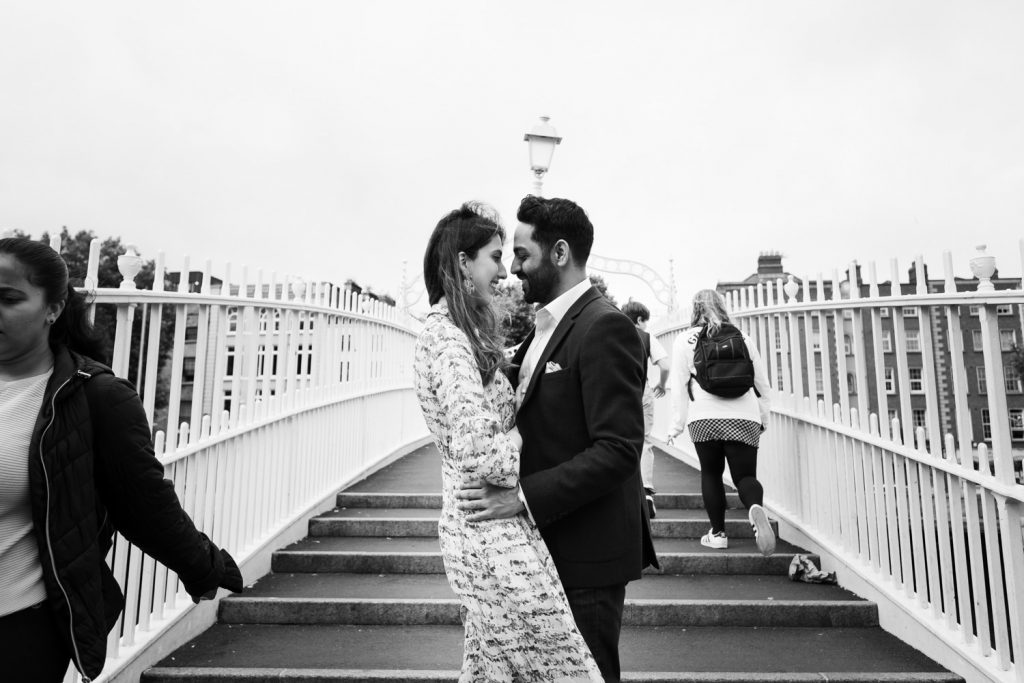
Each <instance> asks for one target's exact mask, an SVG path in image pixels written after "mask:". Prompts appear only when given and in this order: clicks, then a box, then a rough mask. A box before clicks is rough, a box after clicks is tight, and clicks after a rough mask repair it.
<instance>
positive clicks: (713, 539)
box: [700, 529, 729, 550]
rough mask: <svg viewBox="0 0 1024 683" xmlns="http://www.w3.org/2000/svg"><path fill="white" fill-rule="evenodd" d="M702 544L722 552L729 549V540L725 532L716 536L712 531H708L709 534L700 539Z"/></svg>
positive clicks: (720, 532)
mask: <svg viewBox="0 0 1024 683" xmlns="http://www.w3.org/2000/svg"><path fill="white" fill-rule="evenodd" d="M700 544H701V545H706V546H707V547H709V548H716V549H718V550H722V549H724V548H728V547H729V538H728V537H727V536H726V535H725V532H724V531H719V532H718V533H717V534H715V533H712V530H711V529H708V532H707V533H706V534H704V535H703V536H701V537H700Z"/></svg>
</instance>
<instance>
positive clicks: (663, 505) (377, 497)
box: [335, 491, 741, 512]
mask: <svg viewBox="0 0 1024 683" xmlns="http://www.w3.org/2000/svg"><path fill="white" fill-rule="evenodd" d="M654 503H655V505H657V508H658V511H659V512H660V511H662V510H703V509H704V498H703V497H702V496H701V495H700V494H699V493H656V494H655V495H654ZM335 504H336V505H337V506H338V507H339V508H433V509H438V510H439V509H440V508H441V494H440V493H375V492H370V491H366V492H352V491H343V492H341V493H339V494H338V498H337V501H336V503H335ZM726 505H728V506H729V507H730V508H736V509H738V508H740V507H741V504H740V498H739V496H738V495H736V494H735V493H727V494H726Z"/></svg>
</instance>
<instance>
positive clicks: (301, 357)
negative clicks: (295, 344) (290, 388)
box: [295, 346, 313, 375]
mask: <svg viewBox="0 0 1024 683" xmlns="http://www.w3.org/2000/svg"><path fill="white" fill-rule="evenodd" d="M296 361H297V362H296V365H295V372H296V373H297V374H299V375H308V374H310V373H311V372H312V371H313V347H312V346H310V347H304V346H300V347H299V349H298V354H297V355H296Z"/></svg>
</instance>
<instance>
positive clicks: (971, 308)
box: [967, 306, 981, 317]
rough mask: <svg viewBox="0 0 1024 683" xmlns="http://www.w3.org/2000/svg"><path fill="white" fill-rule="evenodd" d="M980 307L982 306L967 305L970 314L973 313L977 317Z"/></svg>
mask: <svg viewBox="0 0 1024 683" xmlns="http://www.w3.org/2000/svg"><path fill="white" fill-rule="evenodd" d="M980 308H981V307H980V306H968V307H967V312H968V313H969V314H970V315H973V316H975V317H977V315H978V311H979V309H980Z"/></svg>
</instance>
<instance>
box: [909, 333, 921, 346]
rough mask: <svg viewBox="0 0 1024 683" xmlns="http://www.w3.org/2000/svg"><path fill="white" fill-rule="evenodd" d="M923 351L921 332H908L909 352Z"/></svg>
mask: <svg viewBox="0 0 1024 683" xmlns="http://www.w3.org/2000/svg"><path fill="white" fill-rule="evenodd" d="M920 350H921V330H907V351H920Z"/></svg>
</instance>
